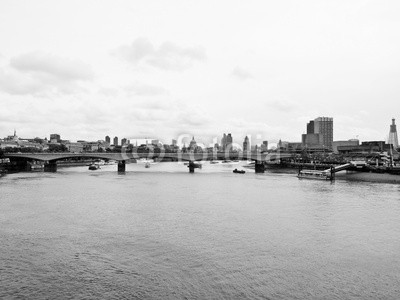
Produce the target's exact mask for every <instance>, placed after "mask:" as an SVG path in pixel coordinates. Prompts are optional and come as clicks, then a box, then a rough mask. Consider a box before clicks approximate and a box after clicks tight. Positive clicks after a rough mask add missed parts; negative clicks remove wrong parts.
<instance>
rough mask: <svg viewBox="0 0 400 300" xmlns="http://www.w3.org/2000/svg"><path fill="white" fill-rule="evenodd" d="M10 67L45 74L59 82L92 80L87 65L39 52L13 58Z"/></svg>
mask: <svg viewBox="0 0 400 300" xmlns="http://www.w3.org/2000/svg"><path fill="white" fill-rule="evenodd" d="M10 65H11V66H12V67H14V68H15V69H17V70H19V71H22V72H30V73H33V74H37V75H40V74H45V75H47V76H50V77H54V78H57V79H60V80H67V81H74V80H91V79H92V78H93V72H92V70H91V68H90V66H89V65H87V64H85V63H83V62H81V61H78V60H71V59H67V58H62V57H57V56H54V55H51V54H47V53H44V52H39V51H36V52H31V53H27V54H23V55H20V56H18V57H14V58H12V59H11V60H10Z"/></svg>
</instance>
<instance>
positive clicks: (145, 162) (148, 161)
mask: <svg viewBox="0 0 400 300" xmlns="http://www.w3.org/2000/svg"><path fill="white" fill-rule="evenodd" d="M153 162H154V159H148V158H140V159H138V160H136V163H137V164H151V163H153Z"/></svg>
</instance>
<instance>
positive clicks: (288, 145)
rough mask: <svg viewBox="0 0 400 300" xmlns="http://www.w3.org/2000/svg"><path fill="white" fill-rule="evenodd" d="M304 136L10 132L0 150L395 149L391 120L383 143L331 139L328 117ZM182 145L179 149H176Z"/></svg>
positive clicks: (346, 151)
mask: <svg viewBox="0 0 400 300" xmlns="http://www.w3.org/2000/svg"><path fill="white" fill-rule="evenodd" d="M306 130H307V131H306V133H305V134H302V136H301V142H286V141H282V140H279V142H278V143H277V146H276V148H273V149H269V148H268V146H269V145H268V141H267V140H265V141H262V143H261V144H255V145H251V139H250V138H249V136H246V137H245V138H244V140H243V144H242V147H241V145H239V144H234V143H233V137H232V134H231V133H228V134H226V133H224V134H223V135H222V138H221V141H220V143H215V144H214V145H213V146H211V147H204V146H203V148H202V147H201V146H200V145H199V144H198V143H197V142H196V140H195V138H194V137H192V139H191V140H190V141H188V143H187V144H186V143H185V144H183V145H178V141H177V140H175V139H173V140H172V141H171V144H169V145H168V144H163V143H161V142H160V141H159V140H157V139H153V140H151V142H148V140H147V139H146V143H145V144H140V145H138V144H137V141H136V144H135V145H134V144H132V143H131V141H130V140H128V139H126V138H122V139H121V140H120V141H121V142H120V143H119V138H118V137H117V136H115V137H114V138H113V139H111V137H110V136H108V135H107V136H105V139H104V140H97V141H85V140H78V141H77V142H70V141H69V140H63V139H62V138H61V136H60V134H57V133H53V134H50V136H49V139H47V138H44V139H42V138H38V137H36V138H33V139H31V138H20V137H18V136H17V133H16V131H15V130H14V134H13V135H9V136H7V137H5V138H4V139H0V149H8V151H15V150H13V149H20V150H18V151H27V152H28V151H31V152H35V151H58V152H61V151H69V152H73V153H81V152H102V151H117V152H119V151H121V148H122V147H124V148H125V149H126V150H128V151H138V152H150V151H154V152H157V151H166V152H178V151H182V152H195V153H198V152H209V153H215V152H218V151H223V152H240V151H243V152H248V151H256V152H261V153H263V152H267V151H289V152H294V153H301V152H304V151H306V152H307V153H315V152H326V153H332V152H333V153H336V154H351V153H371V152H382V151H395V150H396V149H398V148H399V143H398V136H397V129H396V124H395V119H394V118H393V119H392V124H391V125H390V130H389V137H388V140H387V143H386V142H385V141H364V142H362V143H361V144H360V141H359V140H358V139H350V140H346V141H334V140H333V118H331V117H318V118H316V119H314V120H311V121H309V122H308V123H307V125H306ZM180 146H182V148H180Z"/></svg>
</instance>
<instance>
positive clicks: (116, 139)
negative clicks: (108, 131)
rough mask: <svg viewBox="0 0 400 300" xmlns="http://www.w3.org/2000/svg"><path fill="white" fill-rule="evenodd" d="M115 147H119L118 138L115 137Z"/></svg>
mask: <svg viewBox="0 0 400 300" xmlns="http://www.w3.org/2000/svg"><path fill="white" fill-rule="evenodd" d="M114 146H118V137H117V136H116V137H114Z"/></svg>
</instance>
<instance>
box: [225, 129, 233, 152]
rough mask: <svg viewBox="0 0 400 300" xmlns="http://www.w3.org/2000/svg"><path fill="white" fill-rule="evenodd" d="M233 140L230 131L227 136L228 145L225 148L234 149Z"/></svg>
mask: <svg viewBox="0 0 400 300" xmlns="http://www.w3.org/2000/svg"><path fill="white" fill-rule="evenodd" d="M232 142H233V139H232V135H231V134H230V133H228V135H227V136H226V147H225V149H229V150H232Z"/></svg>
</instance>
